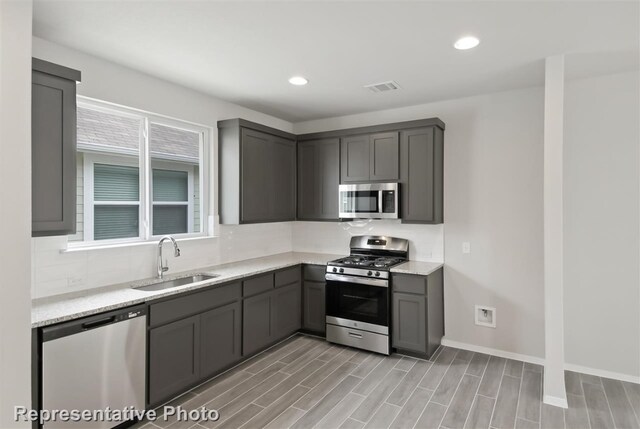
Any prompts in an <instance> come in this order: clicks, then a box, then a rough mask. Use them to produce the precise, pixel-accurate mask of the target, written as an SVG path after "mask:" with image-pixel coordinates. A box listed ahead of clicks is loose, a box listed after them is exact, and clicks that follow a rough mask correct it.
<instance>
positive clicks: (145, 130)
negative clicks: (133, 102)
mask: <svg viewBox="0 0 640 429" xmlns="http://www.w3.org/2000/svg"><path fill="white" fill-rule="evenodd" d="M76 102H77V105H78V107H80V108H86V109H91V110H96V111H100V112H104V113H108V114H115V115H120V116H125V117H129V118H133V119H138V120H140V134H139V147H138V151H137V155H136V154H134V153H133V151H131V152H129V151H123V153H122V155H131V162H127V158H125V157H120V156H115V155H112V154H113V153H114V151H113V150H109V148H108V147H105V150H104V151H103V150H100V149H97V150H96V149H92V150H82V151H78V150H76V152H77V153H80V152H81V153H82V154H83V173H84V185H83V187H84V197H83V198H84V201H83V204H84V206H83V210H84V214H83V221H84V232H83V239H82V240H78V241H71V242H68V244H67V247H68V248H83V247H109V246H113V245H119V244H136V243H144V242H155V241H157V240H158V239H159V238H160V237H161V235H157V236H156V235H153V211H152V210H153V205H154V201H153V168H157V169H166V170H174V171H187V172H188V192H189V194H188V203H187V210H188V214H189V216H188V217H189V220H188V227H189V228H188V229H189V230H191V229H193V224H194V219H193V217H194V216H195V211H194V194H193V191H194V186H195V185H194V180H195V172H194V166H195V164H190V163H188V162H186V161H185V162H181V161H179V160H176V161H169V160H164V159H161V160H157V159H156V160H154V161H153V162H152V160H151V150H150V138H149V131H150V126H151V124H157V125H161V126H166V127H171V128H176V129H179V130H183V131H188V132H193V133H197V134H198V135H199V163H198V164H197V166H198V183H199V189H198V191H199V200H200V207H199V215H200V231H199V232H188V233H176V234H171V235H172V236H173V237H174V238H176V239H189V238H199V237H208V236H213V233H214V231H213V228H212V227H211V225H210V224H209V222H208V218H209V213H210V210H211V205H212V200H211V198H212V197H211V195H210V189H211V188H210V186H211V185H213V184H210V183H209V182H210V181H211V178H214V177H216V175H215V174H216V172H215V171H211V169H212V168H213V163H212V162H211V161H210V156H211V153H212V152H211V151H212V150H213V144H214V142H213V141H212V137H213V132H212V129H211V127H208V126H206V125H202V124H197V123H194V122H190V121H184V120H180V119H175V118H171V117H168V116H163V115H159V114H155V113H150V112H146V111H142V110H138V109H134V108H129V107H126V106H121V105H117V104H113V103H110V102H106V101H101V100H97V99H93V98H89V97H84V96H80V95H78V96H77V97H76ZM127 152H128V153H127ZM116 155H117V153H116ZM136 156H137V160H136V158H134V157H136ZM96 163H98V164H111V165H123V166H137V167H138V171H139V174H140V176H139V179H140V180H139V186H140V191H139V196H140V198H139V201H138V204H139V210H138V216H139V224H138V231H139V234H138V236H137V237H130V238H118V239H105V240H95V239H94V235H93V234H94V210H93V207H94V205H95V202H94V200H93V196H94V177H93V171H94V170H93V167H94V165H95V164H96ZM152 164H153V165H152ZM163 166H165V167H163ZM169 166H170V167H169ZM189 170H190V171H189ZM104 203H105V202H99V203H98V205H108V204H115V205H128V203H133V204H135V203H134V202H106V204H104ZM159 203H160V204H162V202H159ZM133 204H132V205H133ZM165 205H171V203H170V202H168V204H165ZM89 238H90V239H89Z"/></svg>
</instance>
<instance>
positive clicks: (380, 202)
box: [378, 189, 384, 213]
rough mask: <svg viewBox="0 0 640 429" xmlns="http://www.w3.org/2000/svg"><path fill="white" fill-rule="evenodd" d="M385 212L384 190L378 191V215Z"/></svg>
mask: <svg viewBox="0 0 640 429" xmlns="http://www.w3.org/2000/svg"><path fill="white" fill-rule="evenodd" d="M383 212H384V200H383V199H382V189H380V190H379V191H378V213H383Z"/></svg>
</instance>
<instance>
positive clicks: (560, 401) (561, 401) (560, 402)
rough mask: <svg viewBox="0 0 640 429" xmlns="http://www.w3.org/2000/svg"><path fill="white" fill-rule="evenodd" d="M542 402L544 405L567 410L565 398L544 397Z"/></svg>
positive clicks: (567, 405)
mask: <svg viewBox="0 0 640 429" xmlns="http://www.w3.org/2000/svg"><path fill="white" fill-rule="evenodd" d="M542 402H544V403H545V404H549V405H553V406H554V407H560V408H569V404H568V403H567V398H566V397H565V398H558V397H557V396H551V395H544V397H543V398H542Z"/></svg>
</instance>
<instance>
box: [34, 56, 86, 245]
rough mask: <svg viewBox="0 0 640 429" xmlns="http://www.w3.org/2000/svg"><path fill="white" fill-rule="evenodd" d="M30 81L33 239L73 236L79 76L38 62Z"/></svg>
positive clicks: (74, 225)
mask: <svg viewBox="0 0 640 429" xmlns="http://www.w3.org/2000/svg"><path fill="white" fill-rule="evenodd" d="M31 76H32V84H31V171H32V173H31V191H32V192H31V208H32V223H31V231H32V235H33V236H34V237H40V236H48V235H66V234H73V233H75V230H76V81H79V80H80V72H79V71H77V70H72V69H69V68H66V67H62V66H59V65H57V64H53V63H49V62H47V61H42V60H39V59H37V58H34V59H33V65H32V75H31Z"/></svg>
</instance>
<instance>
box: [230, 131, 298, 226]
mask: <svg viewBox="0 0 640 429" xmlns="http://www.w3.org/2000/svg"><path fill="white" fill-rule="evenodd" d="M218 133H219V139H218V140H219V179H220V185H219V204H220V222H221V223H223V224H242V223H260V222H284V221H291V220H295V218H296V141H295V136H294V135H293V134H289V133H286V132H283V131H280V130H276V129H273V128H269V127H265V126H263V125H260V124H255V123H253V122H249V121H245V120H242V119H231V120H226V121H220V122H218Z"/></svg>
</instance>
